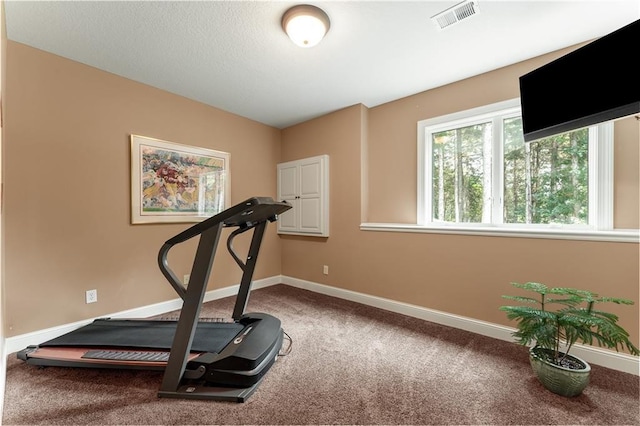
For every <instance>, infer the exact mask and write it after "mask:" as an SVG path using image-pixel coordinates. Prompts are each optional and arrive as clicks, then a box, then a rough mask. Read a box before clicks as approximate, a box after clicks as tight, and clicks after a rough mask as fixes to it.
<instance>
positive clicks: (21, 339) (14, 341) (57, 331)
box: [5, 275, 282, 355]
mask: <svg viewBox="0 0 640 426" xmlns="http://www.w3.org/2000/svg"><path fill="white" fill-rule="evenodd" d="M281 282H282V281H281V279H280V276H279V275H278V276H275V277H269V278H265V279H261V280H255V281H254V282H253V285H252V286H251V288H252V289H253V290H257V289H259V288H264V287H269V286H271V285H275V284H280V283H281ZM239 288H240V285H239V284H236V285H232V286H229V287H224V288H219V289H216V290H210V291H208V292H207V293H206V294H205V296H204V302H210V301H212V300H216V299H222V298H223V297H228V296H235V295H236V294H238V289H239ZM180 308H182V299H179V298H178V299H173V300H168V301H166V302H161V303H155V304H153V305H147V306H143V307H141V308H135V309H129V310H126V311H121V312H116V313H115V314H110V315H101V316H100V317H98V318H148V317H151V316H155V315H162V314H166V313H167V312H172V311H175V310H178V309H180ZM95 319H96V318H90V319H87V320H83V321H77V322H74V323H70V324H64V325H60V326H57V327H51V328H47V329H44V330H39V331H34V332H32V333H26V334H21V335H18V336H13V337H9V338H7V339H6V340H5V355H7V354H11V353H13V352H17V351H20V350H22V349H24V348H26V347H27V346H29V345H39V344H40V343H42V342H46V341H48V340H51V339H55V338H56V337H59V336H62V335H63V334H65V333H68V332H70V331H73V330H75V329H78V328H80V327H83V326H85V325H87V324H90V323H91V322H93V320H95Z"/></svg>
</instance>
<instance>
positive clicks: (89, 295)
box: [84, 290, 98, 303]
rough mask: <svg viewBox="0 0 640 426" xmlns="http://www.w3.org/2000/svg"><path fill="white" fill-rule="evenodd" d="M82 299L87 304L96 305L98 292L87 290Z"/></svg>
mask: <svg viewBox="0 0 640 426" xmlns="http://www.w3.org/2000/svg"><path fill="white" fill-rule="evenodd" d="M84 298H85V301H86V302H87V303H96V302H97V301H98V290H87V291H86V292H85V295H84Z"/></svg>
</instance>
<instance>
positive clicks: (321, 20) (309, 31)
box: [282, 4, 331, 47]
mask: <svg viewBox="0 0 640 426" xmlns="http://www.w3.org/2000/svg"><path fill="white" fill-rule="evenodd" d="M330 26H331V22H330V21H329V16H327V14H326V13H325V12H324V11H323V10H322V9H320V8H318V7H315V6H312V5H310V4H300V5H297V6H293V7H292V8H290V9H289V10H287V11H286V12H285V13H284V15H282V29H283V30H284V32H285V33H287V35H288V36H289V38H290V39H291V41H293V42H294V43H295V44H296V45H298V46H300V47H313V46H315V45H316V44H318V43H320V41H321V40H322V38H323V37H324V36H325V34H326V33H327V31H329V27H330Z"/></svg>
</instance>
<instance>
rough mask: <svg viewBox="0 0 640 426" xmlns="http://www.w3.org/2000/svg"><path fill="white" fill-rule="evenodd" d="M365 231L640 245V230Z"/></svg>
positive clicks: (408, 227)
mask: <svg viewBox="0 0 640 426" xmlns="http://www.w3.org/2000/svg"><path fill="white" fill-rule="evenodd" d="M360 230H361V231H384V232H414V233H425V234H451V235H478V236H485V237H515V238H547V239H553V240H578V241H607V242H616V243H636V244H637V243H639V242H640V230H637V229H618V230H612V231H591V230H568V229H526V228H512V227H509V228H506V227H505V228H501V227H500V228H499V227H495V226H464V227H462V226H423V225H416V224H405V223H361V224H360Z"/></svg>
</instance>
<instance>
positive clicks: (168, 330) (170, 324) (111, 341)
mask: <svg viewBox="0 0 640 426" xmlns="http://www.w3.org/2000/svg"><path fill="white" fill-rule="evenodd" d="M177 324H178V323H177V321H154V320H114V319H97V320H95V321H93V322H92V323H91V324H88V325H86V326H84V327H81V328H79V329H77V330H74V331H71V332H69V333H67V334H63V335H62V336H60V337H56V338H55V339H52V340H49V341H47V342H44V343H42V344H40V346H41V347H54V346H75V347H100V348H104V347H105V346H108V347H113V348H140V349H159V350H170V349H171V345H172V344H173V336H174V334H175V331H176V327H177ZM243 329H244V326H243V325H242V324H239V323H217V322H199V323H198V326H197V327H196V332H195V336H194V337H193V343H192V345H191V351H193V352H212V353H220V351H222V349H224V347H225V346H227V344H228V343H229V342H230V341H231V340H233V338H235V337H236V336H237V335H238V333H240V332H241V331H242V330H243Z"/></svg>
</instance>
